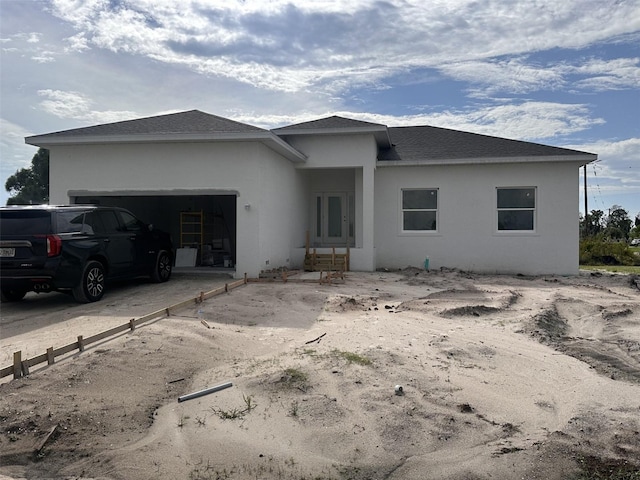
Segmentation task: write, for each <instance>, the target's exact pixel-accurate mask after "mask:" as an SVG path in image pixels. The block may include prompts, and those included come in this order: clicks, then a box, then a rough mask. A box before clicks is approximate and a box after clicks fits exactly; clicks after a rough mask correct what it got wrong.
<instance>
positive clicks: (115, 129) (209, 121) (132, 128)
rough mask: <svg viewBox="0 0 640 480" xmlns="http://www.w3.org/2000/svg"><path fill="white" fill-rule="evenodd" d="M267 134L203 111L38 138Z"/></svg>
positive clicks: (191, 111) (61, 132)
mask: <svg viewBox="0 0 640 480" xmlns="http://www.w3.org/2000/svg"><path fill="white" fill-rule="evenodd" d="M265 131H266V130H264V129H262V128H258V127H254V126H252V125H247V124H245V123H240V122H235V121H233V120H229V119H227V118H223V117H218V116H216V115H211V114H208V113H204V112H201V111H199V110H190V111H187V112H179V113H170V114H167V115H159V116H155V117H147V118H138V119H135V120H126V121H123V122H115V123H105V124H102V125H94V126H91V127H84V128H75V129H71V130H63V131H60V132H54V133H48V134H44V135H38V138H43V139H44V138H55V137H82V136H103V135H105V136H110V135H163V134H198V133H203V134H208V133H251V132H265Z"/></svg>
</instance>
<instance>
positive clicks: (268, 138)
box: [25, 130, 307, 162]
mask: <svg viewBox="0 0 640 480" xmlns="http://www.w3.org/2000/svg"><path fill="white" fill-rule="evenodd" d="M198 142H262V143H264V144H265V145H266V146H267V147H269V148H271V149H272V150H274V151H275V152H277V153H279V154H280V155H282V156H284V157H285V158H287V159H288V160H291V161H292V162H305V161H306V160H307V157H306V155H304V154H303V153H301V152H299V151H298V150H296V149H295V148H293V147H292V146H291V145H289V144H288V143H287V142H285V141H284V140H282V139H281V138H280V137H278V136H277V135H274V134H273V133H271V132H269V131H267V130H264V131H257V132H250V133H247V132H229V133H227V132H216V133H204V134H203V133H166V134H138V135H136V134H128V135H68V136H59V135H55V136H51V135H36V136H32V137H26V138H25V143H27V144H28V145H34V146H36V147H43V148H49V147H54V146H59V145H98V144H123V143H124V144H136V143H198Z"/></svg>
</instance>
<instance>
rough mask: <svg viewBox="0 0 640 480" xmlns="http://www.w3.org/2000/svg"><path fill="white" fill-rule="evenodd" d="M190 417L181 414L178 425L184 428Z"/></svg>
mask: <svg viewBox="0 0 640 480" xmlns="http://www.w3.org/2000/svg"><path fill="white" fill-rule="evenodd" d="M188 419H189V416H188V415H180V420H178V427H180V428H182V427H184V425H185V424H186V423H187V420H188Z"/></svg>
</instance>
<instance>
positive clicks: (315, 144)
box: [26, 110, 597, 277]
mask: <svg viewBox="0 0 640 480" xmlns="http://www.w3.org/2000/svg"><path fill="white" fill-rule="evenodd" d="M26 142H27V143H28V144H31V145H35V146H39V147H43V148H47V149H49V151H50V200H51V203H102V204H107V205H119V206H123V207H126V208H129V209H130V210H132V211H133V212H134V213H136V214H137V215H138V216H139V217H141V218H143V219H145V220H146V221H150V222H152V223H153V224H154V225H155V226H157V227H158V228H162V229H164V230H168V231H170V232H171V233H172V236H173V238H174V241H175V243H176V244H177V246H178V247H180V246H181V245H188V244H190V243H194V244H197V246H198V247H199V248H200V249H202V250H204V251H203V252H200V253H201V254H204V253H207V254H208V252H209V251H212V252H213V253H214V254H215V253H216V252H222V253H223V254H224V261H225V264H226V265H228V266H229V265H234V266H235V272H236V273H235V274H236V276H237V277H241V276H243V275H244V274H245V273H246V274H248V275H249V276H257V275H258V274H259V273H260V272H261V271H263V270H267V269H272V268H278V267H288V268H300V266H301V265H302V262H303V258H304V253H305V242H306V238H307V237H306V235H307V232H309V241H310V243H311V246H313V247H316V248H317V249H318V250H317V251H318V252H321V251H324V250H325V249H330V248H331V247H337V248H345V247H346V245H349V246H350V257H351V260H350V266H351V269H352V270H361V271H373V270H375V269H378V268H389V269H397V268H403V267H406V266H417V267H422V266H423V265H424V261H425V259H426V258H429V262H430V267H431V268H439V267H451V268H459V269H463V270H469V271H475V272H491V273H521V274H560V275H571V274H577V272H578V234H579V232H578V211H579V195H578V188H579V167H581V166H583V165H585V164H587V163H589V162H592V161H594V160H596V159H597V156H596V155H594V154H591V153H585V152H580V151H576V150H569V149H565V148H558V147H553V146H546V145H540V144H535V143H530V142H523V141H516V140H509V139H504V138H497V137H490V136H485V135H478V134H473V133H467V132H461V131H455V130H449V129H444V128H436V127H430V126H422V127H398V128H396V127H387V126H385V125H381V124H375V123H368V122H362V121H357V120H351V119H347V118H342V117H329V118H323V119H319V120H315V121H311V122H305V123H301V124H296V125H290V126H286V127H282V128H277V129H274V130H265V129H262V128H258V127H254V126H251V125H247V124H244V123H239V122H235V121H232V120H229V119H225V118H221V117H218V116H215V115H210V114H207V113H203V112H200V111H197V110H192V111H187V112H182V113H175V114H169V115H161V116H156V117H150V118H141V119H137V120H130V121H124V122H117V123H110V124H104V125H96V126H90V127H86V128H78V129H73V130H66V131H61V132H55V133H48V134H43V135H36V136H31V137H27V138H26ZM199 258H200V260H198V263H199V264H203V265H205V264H206V265H210V264H218V262H219V261H220V259H219V258H215V257H214V258H213V260H211V258H206V259H205V256H204V255H200V257H199ZM205 260H206V261H205Z"/></svg>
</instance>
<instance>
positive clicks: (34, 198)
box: [4, 148, 49, 205]
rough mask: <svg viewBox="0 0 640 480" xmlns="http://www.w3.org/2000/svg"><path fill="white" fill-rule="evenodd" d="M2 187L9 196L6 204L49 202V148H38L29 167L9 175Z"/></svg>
mask: <svg viewBox="0 0 640 480" xmlns="http://www.w3.org/2000/svg"><path fill="white" fill-rule="evenodd" d="M4 188H5V190H6V191H7V192H9V194H10V195H11V197H10V198H9V200H7V205H25V204H26V205H29V204H39V203H48V202H49V150H47V149H45V148H39V149H38V151H37V152H36V154H35V155H34V156H33V158H32V159H31V167H29V168H21V169H20V170H18V171H17V172H16V173H15V174H13V175H11V176H10V177H9V178H8V179H7V181H6V183H5V184H4Z"/></svg>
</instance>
